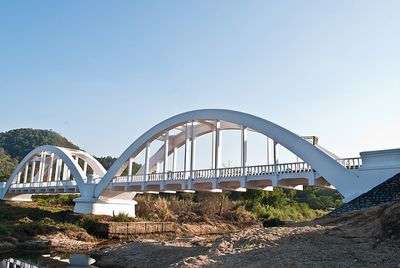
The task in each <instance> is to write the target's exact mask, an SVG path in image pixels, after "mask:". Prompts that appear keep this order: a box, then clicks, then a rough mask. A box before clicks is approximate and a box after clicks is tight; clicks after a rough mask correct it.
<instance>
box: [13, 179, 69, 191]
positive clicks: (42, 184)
mask: <svg viewBox="0 0 400 268" xmlns="http://www.w3.org/2000/svg"><path fill="white" fill-rule="evenodd" d="M75 186H76V181H73V180H72V181H44V182H27V183H14V184H11V185H10V188H11V189H25V188H49V187H75Z"/></svg>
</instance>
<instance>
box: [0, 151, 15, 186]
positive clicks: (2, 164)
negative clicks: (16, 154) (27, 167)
mask: <svg viewBox="0 0 400 268" xmlns="http://www.w3.org/2000/svg"><path fill="white" fill-rule="evenodd" d="M17 164H18V161H17V160H16V159H12V158H11V157H10V156H9V155H8V154H7V153H6V152H5V151H4V149H3V148H1V147H0V181H2V182H4V181H7V180H8V179H9V178H10V176H11V174H12V173H13V171H14V169H15V167H16V166H17Z"/></svg>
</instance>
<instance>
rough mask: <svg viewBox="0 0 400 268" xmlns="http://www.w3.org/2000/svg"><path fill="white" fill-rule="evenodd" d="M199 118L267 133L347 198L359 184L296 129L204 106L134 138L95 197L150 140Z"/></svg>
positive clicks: (164, 122) (356, 178) (107, 174)
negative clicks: (297, 133)
mask: <svg viewBox="0 0 400 268" xmlns="http://www.w3.org/2000/svg"><path fill="white" fill-rule="evenodd" d="M198 120H223V121H226V122H231V123H234V124H238V125H242V126H245V127H249V128H251V129H253V130H255V131H257V132H259V133H261V134H264V135H265V136H267V137H269V138H271V139H273V140H274V141H276V142H278V143H279V144H280V145H282V146H283V147H285V148H286V149H288V150H289V151H291V152H292V153H294V154H295V155H297V156H299V157H300V158H301V159H303V160H304V161H305V162H307V163H308V164H310V165H311V166H312V167H313V168H314V169H315V170H316V171H317V172H318V173H319V174H320V175H321V176H323V177H324V178H325V179H326V180H328V181H329V182H330V183H331V184H332V185H334V186H335V187H336V189H338V191H339V192H341V193H342V194H343V195H344V196H345V197H346V196H348V195H350V194H352V190H351V189H354V188H355V187H356V184H357V180H358V177H357V176H356V175H355V174H354V173H352V172H350V171H348V170H347V169H346V168H345V167H343V166H342V165H340V164H339V163H338V162H337V161H336V160H334V159H333V158H331V157H330V156H329V155H327V154H326V153H325V152H323V151H322V150H320V149H319V148H317V147H316V146H314V145H312V144H311V143H309V142H308V141H306V140H304V139H303V138H301V137H300V136H298V135H296V134H294V133H293V132H291V131H289V130H287V129H285V128H283V127H281V126H279V125H276V124H274V123H272V122H270V121H268V120H265V119H263V118H260V117H257V116H254V115H250V114H246V113H242V112H238V111H232V110H223V109H204V110H195V111H190V112H186V113H182V114H179V115H176V116H173V117H171V118H169V119H166V120H164V121H163V122H161V123H159V124H157V125H156V126H154V127H152V128H151V129H149V130H148V131H147V132H145V133H144V134H143V135H142V136H140V137H139V138H138V139H137V140H135V141H134V142H133V143H132V144H131V145H130V146H129V147H128V148H127V149H126V150H125V151H124V152H123V153H122V155H121V156H120V157H119V158H118V159H117V160H116V161H115V163H114V164H113V165H112V166H111V168H110V169H109V170H108V172H107V173H106V174H105V176H104V177H103V179H102V180H101V181H100V182H99V183H98V184H97V185H96V188H95V193H94V195H95V197H99V196H100V195H101V194H102V192H103V191H104V189H105V188H106V187H107V185H108V184H109V183H110V182H111V181H112V179H113V177H114V176H115V175H116V174H117V173H118V172H120V171H121V169H123V168H124V167H125V166H126V164H125V163H126V161H127V160H128V159H129V158H131V157H135V156H136V155H137V154H139V153H140V151H141V150H143V149H144V147H145V146H146V143H147V142H149V141H152V140H154V139H155V138H157V137H158V136H160V135H161V134H162V133H164V132H165V131H167V130H170V129H173V128H175V127H177V126H180V125H183V124H185V123H187V122H191V121H198Z"/></svg>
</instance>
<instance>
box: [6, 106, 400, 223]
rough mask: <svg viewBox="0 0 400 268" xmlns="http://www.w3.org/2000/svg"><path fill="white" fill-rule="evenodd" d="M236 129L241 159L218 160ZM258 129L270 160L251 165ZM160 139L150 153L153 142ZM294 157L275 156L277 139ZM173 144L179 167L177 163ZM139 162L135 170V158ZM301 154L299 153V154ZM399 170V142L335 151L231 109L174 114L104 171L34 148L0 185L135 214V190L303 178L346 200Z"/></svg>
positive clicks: (269, 186) (291, 183) (83, 157)
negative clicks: (205, 161) (199, 160)
mask: <svg viewBox="0 0 400 268" xmlns="http://www.w3.org/2000/svg"><path fill="white" fill-rule="evenodd" d="M227 130H236V131H239V132H240V148H241V152H240V159H241V161H240V165H239V166H236V167H222V163H221V154H222V148H221V147H222V142H221V138H222V136H221V133H222V132H223V131H227ZM249 132H257V133H260V134H262V135H264V136H265V137H266V139H267V144H268V146H267V148H268V151H267V160H266V162H265V163H264V164H263V165H257V166H251V165H248V161H247V151H248V145H247V144H248V142H247V137H248V133H249ZM204 135H209V136H210V137H211V141H212V142H211V145H212V148H211V152H210V155H209V158H210V160H211V161H210V162H211V165H210V168H208V169H196V149H197V148H196V141H197V139H198V138H199V137H201V136H204ZM157 142H158V143H160V142H161V146H159V147H158V148H157V149H156V150H155V151H154V152H153V153H151V152H150V151H151V150H150V148H153V145H154V143H157ZM278 145H279V146H281V147H284V148H286V149H287V150H288V151H290V152H291V153H293V154H294V155H295V156H297V161H295V162H290V163H279V162H278V159H277V146H278ZM178 151H179V152H180V153H181V154H182V157H181V158H182V162H183V163H180V164H181V165H180V166H182V168H180V169H178V168H177V166H178V154H179V153H178ZM140 155H141V156H142V157H143V159H144V160H143V162H144V163H143V165H142V166H141V168H140V169H139V170H138V172H137V173H136V174H133V162H134V161H135V160H136V159H137V158H138V157H139V156H140ZM300 159H301V160H300ZM399 172H400V149H390V150H381V151H369V152H361V153H360V156H358V157H353V158H339V157H337V156H336V155H334V154H333V153H331V152H329V151H328V150H326V149H324V148H322V147H320V146H319V145H318V142H317V139H316V138H315V137H301V136H299V135H296V134H294V133H293V132H290V131H289V130H287V129H285V128H283V127H281V126H279V125H276V124H274V123H272V122H270V121H267V120H265V119H262V118H259V117H256V116H253V115H250V114H246V113H242V112H237V111H231V110H221V109H206V110H196V111H191V112H186V113H182V114H179V115H176V116H173V117H171V118H169V119H167V120H165V121H163V122H161V123H159V124H157V125H155V126H154V127H152V128H151V129H149V130H148V131H147V132H145V133H144V134H143V135H142V136H140V137H139V138H138V139H136V140H135V141H134V142H133V143H132V144H131V145H130V146H129V147H128V148H127V149H126V150H125V151H124V152H123V153H122V155H121V156H120V157H119V158H118V159H117V160H116V161H115V163H114V164H113V165H112V166H111V167H110V169H109V170H108V171H106V170H105V169H104V168H103V167H102V165H101V164H100V163H99V162H98V161H97V160H96V159H95V158H94V157H92V156H91V155H90V154H88V153H86V152H83V151H80V150H73V149H67V148H60V147H55V146H49V145H45V146H41V147H38V148H36V149H34V150H33V151H31V152H30V153H29V154H28V155H27V156H26V157H25V158H24V159H23V160H22V161H21V162H20V163H19V165H18V166H17V167H16V169H15V171H14V172H13V174H12V175H11V177H10V178H9V180H8V181H7V183H3V184H2V185H1V186H0V198H1V199H4V200H13V201H29V200H31V196H32V195H40V194H43V195H45V194H60V193H80V197H79V198H76V199H74V201H75V208H74V210H75V212H78V213H93V214H107V215H112V214H113V213H119V212H124V213H128V214H129V215H131V216H134V215H135V210H134V208H135V204H136V202H135V201H134V200H133V199H134V197H135V195H136V194H137V193H143V192H149V193H158V192H167V193H175V192H194V191H210V192H220V191H222V190H230V191H246V189H259V190H273V188H274V187H287V188H294V189H302V187H303V186H304V185H311V186H312V185H315V186H320V187H330V188H336V189H337V190H338V191H339V192H340V193H341V194H343V196H344V197H345V198H346V200H350V199H352V198H354V197H356V196H358V195H360V194H362V193H364V192H366V191H368V190H369V189H371V188H373V187H374V186H376V185H378V184H379V183H381V182H383V181H385V180H387V179H388V178H390V177H392V176H393V175H395V174H397V173H399Z"/></svg>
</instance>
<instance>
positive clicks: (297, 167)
mask: <svg viewBox="0 0 400 268" xmlns="http://www.w3.org/2000/svg"><path fill="white" fill-rule="evenodd" d="M310 171H312V168H311V166H310V165H309V164H307V163H306V162H293V163H284V164H277V165H258V166H247V167H228V168H218V169H199V170H193V171H191V172H190V171H186V172H185V171H176V172H171V171H169V172H167V173H151V174H147V175H144V174H141V175H133V176H117V177H114V179H113V183H129V182H145V181H147V182H151V181H165V180H186V179H188V178H192V179H194V180H195V179H213V178H231V177H240V176H262V175H270V174H282V173H299V172H310Z"/></svg>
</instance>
